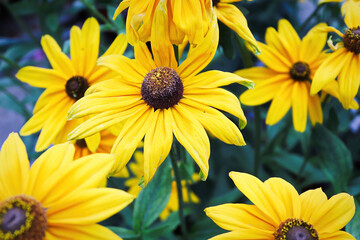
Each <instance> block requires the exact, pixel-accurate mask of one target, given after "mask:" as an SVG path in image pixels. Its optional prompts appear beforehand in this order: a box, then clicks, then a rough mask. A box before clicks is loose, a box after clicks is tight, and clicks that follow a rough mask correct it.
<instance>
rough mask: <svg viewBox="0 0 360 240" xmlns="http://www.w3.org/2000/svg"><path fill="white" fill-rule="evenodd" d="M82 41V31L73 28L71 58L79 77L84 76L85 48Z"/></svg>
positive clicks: (76, 27) (71, 33) (71, 32)
mask: <svg viewBox="0 0 360 240" xmlns="http://www.w3.org/2000/svg"><path fill="white" fill-rule="evenodd" d="M82 44H83V41H82V39H81V30H80V28H79V27H78V26H73V27H72V28H71V30H70V57H71V62H72V64H73V66H74V68H75V71H76V73H77V74H78V75H80V76H84V68H85V67H84V65H85V59H84V50H85V49H83V48H84V46H82Z"/></svg>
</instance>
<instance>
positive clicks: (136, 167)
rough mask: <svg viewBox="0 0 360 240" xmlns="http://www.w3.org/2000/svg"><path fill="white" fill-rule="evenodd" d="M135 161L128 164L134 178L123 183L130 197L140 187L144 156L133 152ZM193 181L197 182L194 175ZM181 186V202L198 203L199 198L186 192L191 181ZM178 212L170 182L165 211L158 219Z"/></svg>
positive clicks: (176, 197) (175, 194)
mask: <svg viewBox="0 0 360 240" xmlns="http://www.w3.org/2000/svg"><path fill="white" fill-rule="evenodd" d="M134 158H135V161H134V162H131V163H129V168H130V170H131V172H132V173H133V175H134V177H131V178H129V179H127V180H126V181H125V186H126V187H128V189H129V190H128V192H129V193H130V194H132V195H135V196H137V195H138V194H139V193H140V191H141V187H140V186H139V182H140V180H141V177H143V176H144V155H143V153H142V152H141V151H135V153H134ZM193 179H194V181H198V180H199V177H198V175H197V174H196V175H195V174H194V176H193ZM181 185H182V194H183V200H184V202H185V203H190V202H191V203H199V201H200V200H199V198H198V197H197V196H196V195H195V193H193V192H192V191H190V190H188V188H187V185H188V186H190V185H191V181H187V182H186V181H185V180H182V181H181ZM178 210H179V199H178V192H177V188H176V181H175V180H174V181H172V187H171V193H170V198H169V201H168V203H167V205H166V207H165V209H164V210H163V211H162V213H161V214H160V219H161V220H165V219H166V218H167V217H168V216H169V214H170V213H172V212H175V211H178Z"/></svg>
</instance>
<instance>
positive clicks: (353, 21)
mask: <svg viewBox="0 0 360 240" xmlns="http://www.w3.org/2000/svg"><path fill="white" fill-rule="evenodd" d="M349 4H351V5H352V6H354V5H355V3H353V2H349ZM354 8H355V6H354ZM359 9H360V8H359ZM345 23H346V25H347V27H348V29H347V30H346V31H345V33H344V34H342V33H341V32H340V31H338V30H337V29H335V28H333V27H327V28H324V29H323V30H324V31H328V32H335V33H337V34H338V35H339V36H340V37H341V38H342V42H339V43H337V44H336V45H335V46H334V45H333V43H332V41H331V39H329V41H328V42H329V46H330V47H331V49H332V50H333V51H334V52H333V53H331V54H330V56H329V57H328V58H327V59H326V60H325V61H324V62H323V63H322V64H321V66H320V67H319V69H318V71H317V72H316V74H315V76H314V79H313V84H312V86H311V94H316V93H317V92H319V91H320V90H321V89H323V88H324V86H326V85H327V84H328V83H329V82H331V81H332V79H334V78H336V77H337V82H338V83H339V91H340V98H339V100H340V102H341V103H342V105H343V107H344V108H345V109H349V108H352V101H353V98H354V97H355V96H356V94H357V92H358V90H359V85H360V70H359V69H360V68H359V66H360V54H359V53H360V15H359V14H358V12H356V14H352V15H350V16H349V17H348V18H345Z"/></svg>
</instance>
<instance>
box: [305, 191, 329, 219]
mask: <svg viewBox="0 0 360 240" xmlns="http://www.w3.org/2000/svg"><path fill="white" fill-rule="evenodd" d="M300 200H301V219H302V220H304V221H306V222H309V221H310V219H311V218H312V216H313V215H315V213H316V212H317V210H318V208H319V206H322V205H324V204H325V202H326V201H327V197H326V195H325V193H324V192H323V191H322V190H321V188H317V189H314V190H308V191H306V192H304V193H302V194H301V195H300ZM315 209H316V211H314V210H315Z"/></svg>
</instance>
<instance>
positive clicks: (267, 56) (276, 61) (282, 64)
mask: <svg viewBox="0 0 360 240" xmlns="http://www.w3.org/2000/svg"><path fill="white" fill-rule="evenodd" d="M258 45H259V47H260V49H261V53H260V54H259V55H258V56H257V57H258V58H259V59H260V60H261V61H262V62H263V63H264V64H265V65H266V66H267V67H268V68H270V69H272V70H274V71H276V72H280V73H288V72H289V69H290V68H291V66H292V64H291V62H290V60H289V59H286V58H285V57H284V56H282V55H281V54H280V53H279V52H278V51H277V50H276V49H274V48H271V47H269V46H267V45H265V44H263V43H261V42H258Z"/></svg>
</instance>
